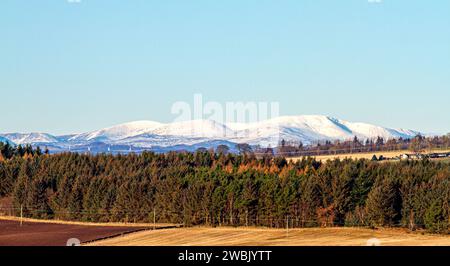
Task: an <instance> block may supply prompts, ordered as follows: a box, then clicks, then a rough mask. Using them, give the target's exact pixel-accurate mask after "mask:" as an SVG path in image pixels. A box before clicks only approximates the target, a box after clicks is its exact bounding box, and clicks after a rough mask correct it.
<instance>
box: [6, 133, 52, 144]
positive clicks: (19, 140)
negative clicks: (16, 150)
mask: <svg viewBox="0 0 450 266" xmlns="http://www.w3.org/2000/svg"><path fill="white" fill-rule="evenodd" d="M0 136H2V137H4V138H7V139H9V140H10V141H12V142H14V143H16V144H36V143H56V142H58V139H57V138H56V137H54V136H52V135H50V134H47V133H25V134H22V133H9V134H0Z"/></svg>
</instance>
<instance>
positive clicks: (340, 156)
mask: <svg viewBox="0 0 450 266" xmlns="http://www.w3.org/2000/svg"><path fill="white" fill-rule="evenodd" d="M439 152H450V150H448V149H447V150H432V151H426V152H425V154H427V153H439ZM405 153H407V154H410V153H412V152H411V151H408V150H403V151H379V152H369V153H347V154H337V155H320V156H313V157H314V158H316V160H319V161H327V160H334V159H341V160H342V159H345V158H350V159H368V160H370V159H372V157H373V156H374V155H376V156H377V157H380V155H383V156H384V157H385V158H394V157H398V156H400V155H401V154H405ZM302 158H303V157H294V158H290V160H293V161H297V160H301V159H302ZM443 160H446V159H443Z"/></svg>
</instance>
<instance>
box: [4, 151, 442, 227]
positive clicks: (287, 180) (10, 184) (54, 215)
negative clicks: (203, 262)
mask: <svg viewBox="0 0 450 266" xmlns="http://www.w3.org/2000/svg"><path fill="white" fill-rule="evenodd" d="M13 150H14V148H13ZM0 151H1V152H2V153H3V150H1V149H0ZM13 154H15V155H13V156H11V157H9V158H6V157H7V156H5V155H3V156H2V159H1V160H0V198H6V197H8V198H11V199H12V206H11V207H12V210H13V211H14V213H15V215H20V211H21V212H22V214H23V215H24V216H26V217H32V218H40V219H62V220H77V221H89V222H153V217H156V221H157V222H168V223H182V224H185V225H186V226H192V225H208V226H244V225H248V226H267V227H275V228H276V227H280V228H281V227H285V226H286V223H289V226H290V227H319V226H323V227H325V226H367V227H379V226H380V227H405V228H409V229H411V230H416V229H426V230H428V231H431V232H439V233H448V232H449V224H450V207H449V206H450V204H449V203H450V164H446V163H442V162H433V161H429V160H422V161H404V162H397V163H378V162H372V161H369V160H362V159H361V160H350V159H346V160H334V161H328V162H326V163H321V162H319V161H316V160H314V159H312V158H305V159H302V160H300V161H296V162H290V161H287V160H286V159H285V158H282V157H273V156H270V155H267V156H263V157H262V158H256V157H255V156H254V155H251V154H250V155H247V154H243V155H233V154H224V153H220V154H217V153H214V152H210V151H202V152H200V151H199V152H196V153H167V154H155V153H151V152H144V153H142V154H139V155H138V154H128V155H107V154H98V155H89V154H77V153H62V154H56V155H48V154H45V153H38V152H36V151H34V152H30V153H25V154H23V155H20V154H19V153H17V151H13Z"/></svg>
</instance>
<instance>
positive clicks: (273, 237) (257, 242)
mask: <svg viewBox="0 0 450 266" xmlns="http://www.w3.org/2000/svg"><path fill="white" fill-rule="evenodd" d="M373 238H377V239H378V240H379V241H380V244H381V245H385V246H450V236H449V235H431V234H421V233H411V232H408V231H407V230H405V229H378V230H372V229H363V228H347V227H345V228H342V227H340V228H337V227H335V228H306V229H293V230H289V231H287V230H283V229H267V228H244V227H240V228H230V227H224V228H206V227H193V228H178V229H163V230H156V231H143V232H137V233H133V234H129V235H126V236H123V237H116V238H111V239H106V240H102V241H97V242H93V243H90V244H88V245H94V246H365V245H367V241H368V240H369V239H373Z"/></svg>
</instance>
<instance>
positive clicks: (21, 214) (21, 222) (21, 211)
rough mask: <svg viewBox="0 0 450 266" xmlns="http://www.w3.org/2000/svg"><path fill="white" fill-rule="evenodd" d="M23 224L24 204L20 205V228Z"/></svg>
mask: <svg viewBox="0 0 450 266" xmlns="http://www.w3.org/2000/svg"><path fill="white" fill-rule="evenodd" d="M22 224H23V204H20V226H22Z"/></svg>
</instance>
